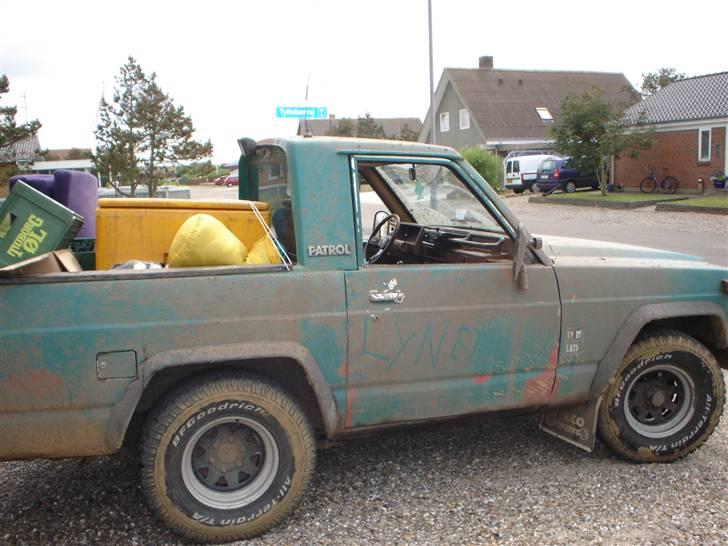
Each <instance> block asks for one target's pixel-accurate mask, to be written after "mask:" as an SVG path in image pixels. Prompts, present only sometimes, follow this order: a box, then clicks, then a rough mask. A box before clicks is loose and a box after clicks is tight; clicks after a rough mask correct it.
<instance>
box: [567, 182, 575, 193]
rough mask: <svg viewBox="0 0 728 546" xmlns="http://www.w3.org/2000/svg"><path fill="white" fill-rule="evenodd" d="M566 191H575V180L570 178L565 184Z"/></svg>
mask: <svg viewBox="0 0 728 546" xmlns="http://www.w3.org/2000/svg"><path fill="white" fill-rule="evenodd" d="M564 191H565V192H566V193H574V192H575V191H576V184H574V181H573V180H569V181H568V182H567V183H566V185H565V186H564Z"/></svg>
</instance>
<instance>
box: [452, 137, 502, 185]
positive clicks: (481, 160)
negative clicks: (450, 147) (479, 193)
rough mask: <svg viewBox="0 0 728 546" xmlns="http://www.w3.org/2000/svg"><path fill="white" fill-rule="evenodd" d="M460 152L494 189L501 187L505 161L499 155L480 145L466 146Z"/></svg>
mask: <svg viewBox="0 0 728 546" xmlns="http://www.w3.org/2000/svg"><path fill="white" fill-rule="evenodd" d="M460 153H462V154H463V157H464V158H465V160H466V161H467V162H468V163H470V164H471V165H472V166H473V168H474V169H475V170H476V171H478V173H480V176H482V177H483V178H485V181H486V182H488V184H490V186H491V187H492V188H493V189H496V190H498V189H500V187H501V183H500V182H501V180H502V178H503V162H502V161H501V159H500V158H499V157H498V156H497V155H495V154H492V153H490V152H489V151H488V150H486V149H484V148H480V147H479V146H474V147H472V148H465V149H464V150H462V151H461V152H460Z"/></svg>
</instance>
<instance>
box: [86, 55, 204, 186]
mask: <svg viewBox="0 0 728 546" xmlns="http://www.w3.org/2000/svg"><path fill="white" fill-rule="evenodd" d="M194 132H195V129H194V126H193V124H192V119H191V118H190V117H189V116H188V115H187V114H185V111H184V108H183V107H182V106H176V105H175V104H174V101H173V100H172V98H171V97H170V96H169V95H168V94H166V93H165V92H164V91H162V89H161V88H160V87H159V85H158V84H157V76H156V74H155V73H154V72H152V73H151V74H150V75H146V74H145V73H144V71H143V70H142V68H141V66H139V64H138V63H137V62H136V60H135V59H134V58H133V57H131V56H129V58H128V60H127V63H126V64H125V65H124V66H122V67H121V70H120V74H119V76H117V78H116V88H115V89H114V95H113V100H112V102H111V103H109V102H107V101H106V99H105V98H102V99H101V103H100V105H99V124H98V126H97V127H96V132H95V134H96V141H97V146H96V154H95V155H94V160H95V162H96V167H97V169H98V171H99V172H101V173H106V174H107V176H108V177H109V182H111V184H112V185H113V186H114V188H115V189H116V190H117V191H119V192H120V193H123V192H121V190H120V189H119V186H120V185H122V184H125V185H126V184H128V185H129V186H130V195H131V196H134V194H135V192H136V188H137V186H138V185H139V184H142V183H143V184H146V186H147V187H148V189H149V196H150V197H153V196H154V194H155V192H156V189H157V185H158V184H159V181H160V180H161V179H162V177H163V176H164V168H165V167H168V166H169V165H170V164H176V163H178V162H179V161H184V160H188V161H193V160H197V159H202V158H204V157H208V156H210V155H211V154H212V143H210V141H209V140H208V141H207V142H198V141H196V140H194V139H193V138H192V136H193V134H194Z"/></svg>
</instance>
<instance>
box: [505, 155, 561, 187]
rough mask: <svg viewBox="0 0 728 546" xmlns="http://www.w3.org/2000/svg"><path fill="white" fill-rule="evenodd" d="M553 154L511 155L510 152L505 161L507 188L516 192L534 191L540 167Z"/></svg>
mask: <svg viewBox="0 0 728 546" xmlns="http://www.w3.org/2000/svg"><path fill="white" fill-rule="evenodd" d="M552 157H553V155H551V154H536V155H518V156H513V157H511V156H510V154H509V156H508V157H506V159H505V161H504V162H503V171H504V172H505V178H506V183H505V188H506V189H509V190H513V191H514V192H516V193H523V192H524V191H526V190H530V191H533V189H532V188H531V186H532V185H533V183H534V182H536V176H537V171H538V167H539V165H540V164H541V162H542V161H544V160H546V159H551V158H552Z"/></svg>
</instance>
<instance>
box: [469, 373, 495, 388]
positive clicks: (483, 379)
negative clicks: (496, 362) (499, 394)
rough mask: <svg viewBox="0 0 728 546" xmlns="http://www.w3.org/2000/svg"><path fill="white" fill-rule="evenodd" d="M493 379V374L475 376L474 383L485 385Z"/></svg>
mask: <svg viewBox="0 0 728 546" xmlns="http://www.w3.org/2000/svg"><path fill="white" fill-rule="evenodd" d="M492 377H493V374H489V373H484V374H478V375H474V376H473V379H472V381H473V383H474V384H475V385H483V384H484V383H487V382H488V381H489V380H490V379H491V378H492Z"/></svg>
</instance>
